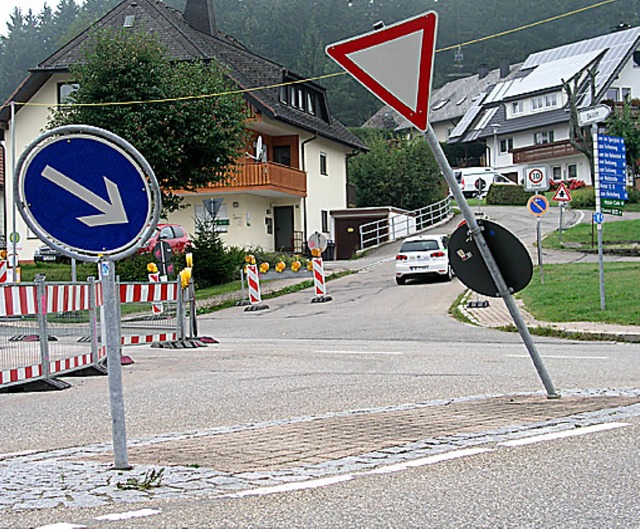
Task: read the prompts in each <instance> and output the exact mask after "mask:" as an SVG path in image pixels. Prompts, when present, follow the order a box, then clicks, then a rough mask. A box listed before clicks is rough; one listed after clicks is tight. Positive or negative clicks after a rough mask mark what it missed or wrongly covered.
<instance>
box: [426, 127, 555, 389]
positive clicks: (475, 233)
mask: <svg viewBox="0 0 640 529" xmlns="http://www.w3.org/2000/svg"><path fill="white" fill-rule="evenodd" d="M424 136H425V138H426V140H427V142H428V143H429V145H430V146H431V150H432V151H433V154H434V156H435V158H436V161H437V162H438V165H439V167H440V170H441V171H442V174H443V175H444V177H445V180H446V181H447V184H448V185H449V189H451V191H452V193H453V196H454V198H455V199H456V202H457V203H458V206H459V207H460V211H461V212H462V215H463V216H464V219H465V220H466V221H467V226H468V227H469V233H470V234H471V236H472V237H473V238H474V240H475V242H476V245H477V246H478V251H479V252H480V255H481V256H482V258H483V259H484V262H485V263H486V265H487V269H488V270H489V273H490V274H491V277H492V278H493V281H494V282H495V284H496V287H497V288H498V294H499V295H500V297H502V299H503V300H504V303H505V305H506V306H507V309H508V310H509V313H510V314H511V317H512V318H513V321H514V323H515V325H516V327H517V328H518V332H519V333H520V336H521V337H522V341H523V342H524V344H525V346H526V348H527V351H528V352H529V356H531V359H532V360H533V363H534V365H535V367H536V370H537V372H538V375H539V377H540V379H541V380H542V383H543V384H544V387H545V389H546V390H547V398H550V399H551V398H559V397H560V394H559V393H558V392H557V391H556V388H555V386H554V384H553V381H552V380H551V376H550V375H549V373H548V371H547V368H546V367H545V365H544V361H543V360H542V357H541V356H540V354H539V353H538V350H537V348H536V345H535V343H534V341H533V338H532V337H531V333H530V332H529V329H528V328H527V324H526V322H525V321H524V318H523V317H522V314H521V313H520V310H519V309H518V306H517V305H516V303H515V301H514V299H513V296H512V295H511V292H510V291H509V289H508V287H507V285H506V283H505V281H504V278H503V277H502V273H501V272H500V269H499V268H498V265H497V264H496V261H495V259H494V258H493V255H492V254H491V250H490V249H489V247H488V246H487V243H486V241H485V239H484V236H483V235H482V229H481V228H480V227H479V226H478V223H477V222H476V219H475V216H474V215H473V212H472V211H471V209H470V208H469V204H467V201H466V200H465V198H464V195H463V194H462V190H461V189H460V186H459V185H458V183H457V182H456V179H455V177H454V176H453V171H452V170H451V166H450V165H449V161H448V160H447V157H446V156H445V154H444V151H443V150H442V147H441V146H440V142H439V141H438V138H437V136H436V134H435V132H434V131H433V128H432V127H431V125H429V126H428V128H427V130H426V131H425V133H424Z"/></svg>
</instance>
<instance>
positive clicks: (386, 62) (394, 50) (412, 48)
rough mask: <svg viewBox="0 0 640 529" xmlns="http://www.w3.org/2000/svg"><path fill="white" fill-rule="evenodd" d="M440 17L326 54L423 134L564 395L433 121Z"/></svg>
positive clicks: (539, 366) (521, 326)
mask: <svg viewBox="0 0 640 529" xmlns="http://www.w3.org/2000/svg"><path fill="white" fill-rule="evenodd" d="M436 28H437V14H436V13H435V12H433V11H430V12H428V13H424V14H422V15H419V16H417V17H415V18H412V19H409V20H406V21H404V22H400V23H398V24H394V25H393V26H389V27H383V28H382V29H380V30H377V31H374V32H370V33H367V34H364V35H361V36H357V37H353V38H352V39H348V40H346V41H342V42H339V43H336V44H330V45H329V46H327V49H326V51H327V54H328V55H329V56H330V57H331V58H332V59H334V60H335V61H336V62H337V63H338V64H339V65H340V66H341V67H342V68H344V69H345V70H346V71H347V72H349V73H350V74H351V75H352V76H353V77H355V78H356V80H357V81H359V82H360V83H361V84H362V85H364V86H365V87H366V88H367V89H368V90H370V91H371V92H372V93H373V94H374V95H375V96H377V97H378V98H379V99H381V100H382V101H383V102H384V103H386V104H388V105H389V106H391V107H392V108H393V109H394V110H396V111H397V112H398V113H400V114H401V115H402V116H404V117H405V118H406V119H407V120H408V121H409V122H411V123H412V124H413V125H414V126H415V127H416V128H418V129H419V130H420V131H422V132H423V134H424V136H425V138H426V140H427V142H428V144H429V146H430V147H431V150H432V151H433V154H434V156H435V158H436V160H437V162H438V165H439V167H440V170H441V171H442V173H443V175H444V177H445V180H446V181H447V184H448V185H449V188H450V189H451V191H452V193H453V196H454V198H455V200H456V202H457V203H458V206H459V207H460V210H461V212H462V214H463V216H464V218H465V220H466V221H467V225H468V227H469V234H470V235H471V236H472V237H473V238H474V240H475V242H476V244H477V246H478V251H479V252H480V255H481V257H482V259H483V260H484V261H485V263H486V265H487V269H488V270H489V273H490V274H491V277H492V279H493V281H494V283H495V285H496V288H497V290H498V295H499V296H500V297H502V298H503V300H504V302H505V305H506V306H507V308H508V310H509V313H510V314H511V317H512V318H513V321H514V323H515V325H516V327H517V328H518V331H519V333H520V335H521V337H522V340H523V342H524V344H525V346H526V347H527V350H528V351H529V355H530V356H531V358H532V360H533V363H534V365H535V367H536V370H537V372H538V375H539V376H540V378H541V380H542V383H543V384H544V387H545V388H546V390H547V397H548V398H558V397H559V396H560V395H559V394H558V392H557V391H556V388H555V386H554V384H553V381H552V380H551V377H550V376H549V373H548V372H547V369H546V367H545V365H544V362H543V360H542V357H541V356H540V354H539V353H538V350H537V349H536V346H535V343H534V342H533V338H532V337H531V334H530V333H529V329H528V328H527V325H526V323H525V321H524V318H523V317H522V314H521V313H520V310H519V309H518V307H517V305H516V303H515V301H514V299H513V297H512V295H511V292H510V291H509V288H508V287H507V284H506V283H505V280H504V278H503V276H502V273H501V272H500V269H499V268H498V265H497V263H496V261H495V259H494V257H493V255H492V253H491V250H490V248H489V246H488V245H487V242H486V241H485V238H484V236H483V235H482V229H481V228H480V227H479V226H478V223H477V221H476V218H475V216H474V214H473V212H472V211H471V208H470V207H469V204H467V201H466V200H465V198H464V195H463V194H462V190H461V189H460V186H459V185H458V183H457V182H456V180H455V177H454V176H453V170H452V169H451V166H450V165H449V161H448V160H447V157H446V156H445V154H444V151H443V150H442V147H441V146H440V142H439V141H438V138H437V136H436V134H435V132H434V131H433V128H432V127H431V125H429V121H428V109H429V92H430V91H431V78H432V75H431V72H432V69H433V55H434V53H435V41H436Z"/></svg>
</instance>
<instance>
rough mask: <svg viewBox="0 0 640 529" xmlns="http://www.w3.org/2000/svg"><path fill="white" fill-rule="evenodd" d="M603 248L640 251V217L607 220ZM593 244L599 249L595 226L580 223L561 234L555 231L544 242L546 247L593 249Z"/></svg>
mask: <svg viewBox="0 0 640 529" xmlns="http://www.w3.org/2000/svg"><path fill="white" fill-rule="evenodd" d="M602 243H603V249H604V250H608V251H623V250H625V249H627V250H632V249H634V248H635V249H636V250H637V251H638V252H640V248H639V244H640V219H636V220H620V221H614V222H606V223H604V224H603V226H602ZM592 245H595V247H594V250H595V249H597V233H596V229H595V226H592V225H591V224H590V223H589V224H578V225H577V226H574V227H572V228H569V229H568V230H564V231H563V232H562V244H560V234H559V233H558V232H557V231H554V232H552V233H550V234H549V235H547V236H546V237H545V238H544V241H543V242H542V246H543V247H544V248H555V249H567V248H569V249H571V250H575V249H580V250H582V251H585V250H591V249H592Z"/></svg>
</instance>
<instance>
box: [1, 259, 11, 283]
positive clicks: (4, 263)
mask: <svg viewBox="0 0 640 529" xmlns="http://www.w3.org/2000/svg"><path fill="white" fill-rule="evenodd" d="M8 280H9V274H8V273H7V261H6V260H5V259H2V260H0V283H6V282H7V281H8Z"/></svg>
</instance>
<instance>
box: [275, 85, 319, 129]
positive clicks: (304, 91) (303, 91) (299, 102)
mask: <svg viewBox="0 0 640 529" xmlns="http://www.w3.org/2000/svg"><path fill="white" fill-rule="evenodd" d="M278 99H279V100H280V103H282V104H283V105H287V106H290V107H292V108H296V109H298V110H300V111H302V112H306V113H307V114H310V115H312V116H318V117H320V118H322V119H324V120H325V121H328V114H327V111H326V110H325V109H326V106H324V105H323V103H324V94H322V93H321V92H319V91H317V90H315V89H313V88H312V87H310V86H308V85H306V84H289V85H284V86H281V87H280V88H279V90H278Z"/></svg>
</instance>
